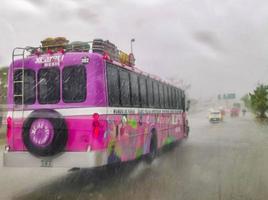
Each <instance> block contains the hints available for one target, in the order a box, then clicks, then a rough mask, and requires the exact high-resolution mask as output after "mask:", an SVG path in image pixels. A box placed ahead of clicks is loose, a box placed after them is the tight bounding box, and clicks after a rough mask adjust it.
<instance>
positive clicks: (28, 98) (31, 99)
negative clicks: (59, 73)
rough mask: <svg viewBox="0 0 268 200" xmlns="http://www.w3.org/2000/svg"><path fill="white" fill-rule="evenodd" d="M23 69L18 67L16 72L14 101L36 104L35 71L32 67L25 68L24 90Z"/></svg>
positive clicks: (16, 102)
mask: <svg viewBox="0 0 268 200" xmlns="http://www.w3.org/2000/svg"><path fill="white" fill-rule="evenodd" d="M22 76H23V71H22V70H21V69H18V70H16V71H15V72H14V103H15V104H22V96H23V104H34V103H35V99H36V96H35V83H36V79H35V72H34V71H33V70H31V69H24V89H23V92H22Z"/></svg>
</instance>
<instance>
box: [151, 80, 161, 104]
mask: <svg viewBox="0 0 268 200" xmlns="http://www.w3.org/2000/svg"><path fill="white" fill-rule="evenodd" d="M153 90H154V107H155V108H159V107H160V105H159V99H160V95H159V89H158V83H157V82H156V81H154V82H153Z"/></svg>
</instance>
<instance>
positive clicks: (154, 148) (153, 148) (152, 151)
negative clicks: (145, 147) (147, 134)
mask: <svg viewBox="0 0 268 200" xmlns="http://www.w3.org/2000/svg"><path fill="white" fill-rule="evenodd" d="M157 152H158V150H157V136H156V133H155V131H153V133H152V137H151V141H150V151H149V153H148V154H147V155H146V157H145V161H146V163H148V164H151V163H152V162H153V160H154V159H155V158H156V156H157Z"/></svg>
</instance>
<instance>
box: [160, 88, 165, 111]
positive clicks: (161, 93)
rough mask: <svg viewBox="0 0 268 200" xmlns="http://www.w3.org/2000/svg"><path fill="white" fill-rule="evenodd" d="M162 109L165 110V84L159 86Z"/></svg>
mask: <svg viewBox="0 0 268 200" xmlns="http://www.w3.org/2000/svg"><path fill="white" fill-rule="evenodd" d="M159 96H160V108H162V109H163V108H165V98H164V88H163V84H162V83H160V84H159Z"/></svg>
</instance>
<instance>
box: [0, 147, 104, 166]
mask: <svg viewBox="0 0 268 200" xmlns="http://www.w3.org/2000/svg"><path fill="white" fill-rule="evenodd" d="M107 157H108V156H107V152H106V151H92V152H64V153H62V154H60V155H57V156H56V157H36V156H33V155H32V154H30V153H29V152H9V151H5V152H4V155H3V164H4V166H5V167H66V168H72V167H80V168H92V167H98V166H103V165H106V164H107Z"/></svg>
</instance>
